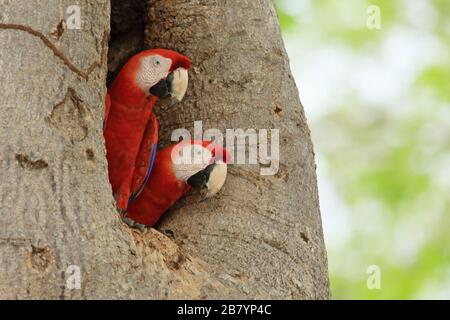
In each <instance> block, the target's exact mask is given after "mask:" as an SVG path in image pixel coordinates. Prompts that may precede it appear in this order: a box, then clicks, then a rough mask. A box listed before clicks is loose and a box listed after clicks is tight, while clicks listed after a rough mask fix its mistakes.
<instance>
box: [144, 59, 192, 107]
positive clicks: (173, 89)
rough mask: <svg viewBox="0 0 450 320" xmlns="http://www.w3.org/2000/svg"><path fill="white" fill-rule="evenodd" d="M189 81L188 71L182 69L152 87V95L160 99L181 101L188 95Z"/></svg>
mask: <svg viewBox="0 0 450 320" xmlns="http://www.w3.org/2000/svg"><path fill="white" fill-rule="evenodd" d="M188 81H189V77H188V71H187V70H186V69H184V68H181V67H180V68H178V69H175V70H174V71H172V72H171V73H169V75H168V76H167V78H165V79H161V80H160V81H159V82H158V83H157V84H155V85H154V86H153V87H151V88H150V93H151V94H152V95H154V96H157V97H159V98H167V97H174V98H175V99H177V100H178V101H181V100H183V97H184V95H185V94H186V90H187V87H188Z"/></svg>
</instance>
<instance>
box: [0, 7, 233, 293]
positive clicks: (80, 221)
mask: <svg viewBox="0 0 450 320" xmlns="http://www.w3.org/2000/svg"><path fill="white" fill-rule="evenodd" d="M78 3H79V5H80V7H81V14H82V21H83V22H82V26H81V30H64V28H63V27H62V28H60V30H62V32H61V34H60V35H59V36H57V35H58V33H59V32H55V30H58V25H63V23H61V21H62V20H63V19H64V12H65V8H66V7H67V6H69V5H71V4H72V2H71V1H62V2H60V1H42V0H39V1H37V0H36V1H28V0H26V1H25V0H23V1H0V43H1V44H2V46H1V47H0V65H1V70H2V72H1V73H0V83H1V92H2V101H1V108H0V141H2V143H1V145H0V181H1V184H0V203H1V206H0V298H3V299H5V298H6V299H15V298H48V299H49V298H53V299H58V298H160V299H161V298H205V297H216V298H217V297H219V296H221V295H222V294H223V292H225V293H227V292H228V290H227V288H225V287H224V286H223V285H222V284H221V283H219V282H218V281H215V280H214V277H213V276H210V275H209V274H208V272H207V271H205V268H204V266H203V265H204V263H203V262H202V261H199V260H198V259H196V258H191V257H190V256H189V255H187V254H185V253H183V252H182V251H181V250H180V249H179V248H178V247H177V246H176V245H175V244H174V243H173V242H172V241H171V240H170V239H169V238H167V237H166V236H164V235H162V234H160V233H159V232H158V231H156V230H152V231H150V232H149V233H148V234H146V235H145V236H141V235H140V234H139V233H137V232H134V231H130V230H129V229H128V228H127V227H125V226H124V225H123V224H122V223H121V222H120V219H119V216H118V214H117V212H116V210H115V207H114V201H113V199H112V196H111V189H110V186H109V183H108V179H107V171H106V170H107V169H106V168H107V166H106V160H105V154H104V144H103V137H102V126H101V123H102V116H103V101H104V95H105V80H106V50H107V37H106V36H107V35H108V33H109V16H110V9H109V1H88V0H86V1H79V2H78ZM52 34H53V35H56V36H53V35H52ZM91 65H92V66H93V67H89V66H91ZM69 66H71V67H69ZM70 265H77V266H79V267H80V269H81V289H80V290H77V289H76V290H70V289H68V287H67V286H66V281H67V280H69V277H70V275H71V274H68V273H67V270H68V269H67V268H68V266H70ZM69 270H70V269H69Z"/></svg>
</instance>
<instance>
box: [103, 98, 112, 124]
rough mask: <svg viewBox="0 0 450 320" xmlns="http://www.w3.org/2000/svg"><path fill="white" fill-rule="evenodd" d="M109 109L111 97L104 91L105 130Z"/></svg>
mask: <svg viewBox="0 0 450 320" xmlns="http://www.w3.org/2000/svg"><path fill="white" fill-rule="evenodd" d="M110 109H111V98H110V96H109V93H108V92H106V97H105V115H104V117H103V130H105V128H106V122H107V120H108V116H109V110H110Z"/></svg>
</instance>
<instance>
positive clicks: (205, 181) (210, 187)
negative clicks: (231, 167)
mask: <svg viewBox="0 0 450 320" xmlns="http://www.w3.org/2000/svg"><path fill="white" fill-rule="evenodd" d="M226 178H227V164H226V163H225V162H223V161H221V160H218V161H216V162H214V163H211V164H210V165H208V166H207V167H206V168H205V169H203V170H201V171H199V172H197V173H196V174H194V175H193V176H191V177H190V178H189V179H188V180H187V183H188V185H190V186H191V187H193V188H201V189H206V195H205V196H204V198H203V200H206V199H208V198H210V197H212V196H214V195H215V194H216V193H218V192H219V191H220V189H222V187H223V185H224V183H225V180H226Z"/></svg>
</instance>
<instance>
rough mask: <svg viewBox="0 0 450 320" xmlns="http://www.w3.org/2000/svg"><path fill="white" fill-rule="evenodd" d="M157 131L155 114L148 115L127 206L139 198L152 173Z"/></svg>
mask: <svg viewBox="0 0 450 320" xmlns="http://www.w3.org/2000/svg"><path fill="white" fill-rule="evenodd" d="M158 129H159V124H158V120H157V119H156V116H155V114H154V113H153V112H152V113H151V114H150V119H149V121H148V124H147V128H146V129H145V132H144V137H143V139H142V142H141V147H140V149H139V153H138V156H137V158H136V165H135V169H134V174H133V181H132V183H131V192H130V198H129V199H128V205H130V204H131V203H133V201H135V200H136V199H137V197H139V194H140V193H141V192H142V190H143V189H144V187H145V184H146V183H147V181H148V178H149V177H150V173H151V172H152V167H153V163H154V161H155V157H156V149H157V143H158Z"/></svg>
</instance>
